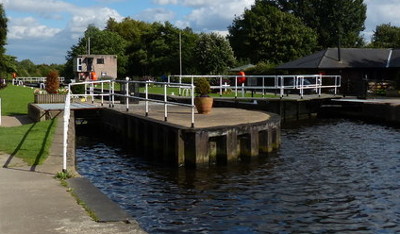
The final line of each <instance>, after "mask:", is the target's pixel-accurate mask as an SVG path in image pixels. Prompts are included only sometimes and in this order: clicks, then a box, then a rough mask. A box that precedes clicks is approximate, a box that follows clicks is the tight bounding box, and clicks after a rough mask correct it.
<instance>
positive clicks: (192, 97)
mask: <svg viewBox="0 0 400 234" xmlns="http://www.w3.org/2000/svg"><path fill="white" fill-rule="evenodd" d="M190 90H191V94H192V95H191V99H192V100H191V101H192V125H191V127H192V128H194V85H193V84H191V86H190Z"/></svg>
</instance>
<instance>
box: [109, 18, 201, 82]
mask: <svg viewBox="0 0 400 234" xmlns="http://www.w3.org/2000/svg"><path fill="white" fill-rule="evenodd" d="M106 30H109V31H112V32H117V33H118V34H119V35H121V36H122V37H123V38H124V39H125V40H126V41H127V42H128V46H127V50H126V56H127V57H128V62H127V63H128V64H129V66H127V67H128V71H127V73H129V74H130V75H135V76H160V75H164V74H179V72H180V70H179V68H180V65H179V34H181V39H182V65H183V66H182V67H183V73H184V74H189V73H191V72H192V70H191V68H192V67H193V66H192V64H193V63H192V60H193V59H192V58H193V48H194V46H195V41H196V39H197V38H198V36H197V34H195V33H193V32H192V30H191V29H190V28H185V29H183V30H181V29H178V28H177V27H174V26H173V25H172V24H171V23H169V22H165V23H152V24H149V23H145V22H142V21H137V20H133V19H131V18H125V19H124V20H122V22H120V23H118V22H116V21H115V20H113V19H110V20H109V21H108V23H107V27H106Z"/></svg>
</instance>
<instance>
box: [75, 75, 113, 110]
mask: <svg viewBox="0 0 400 234" xmlns="http://www.w3.org/2000/svg"><path fill="white" fill-rule="evenodd" d="M105 84H108V87H105V86H104V85H105ZM78 85H83V86H84V89H83V91H84V92H83V93H72V91H71V90H72V86H78ZM98 86H100V88H98ZM95 89H100V90H99V91H98V92H96V91H95ZM68 91H69V92H71V97H70V98H81V97H83V98H84V99H85V100H88V98H91V101H92V103H94V98H95V97H100V101H101V102H100V103H101V105H102V106H103V105H104V97H106V96H108V97H110V99H113V94H114V81H112V80H99V81H85V82H79V83H70V84H68ZM111 103H112V104H114V103H113V102H110V101H109V106H110V107H111Z"/></svg>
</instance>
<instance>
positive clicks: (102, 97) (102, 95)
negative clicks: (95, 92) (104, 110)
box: [101, 82, 104, 106]
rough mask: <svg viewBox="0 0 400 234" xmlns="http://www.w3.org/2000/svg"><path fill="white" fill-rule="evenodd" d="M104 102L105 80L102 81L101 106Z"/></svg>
mask: <svg viewBox="0 0 400 234" xmlns="http://www.w3.org/2000/svg"><path fill="white" fill-rule="evenodd" d="M103 104H104V82H101V106H103Z"/></svg>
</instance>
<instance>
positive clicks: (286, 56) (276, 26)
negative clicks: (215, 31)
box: [228, 1, 317, 64]
mask: <svg viewBox="0 0 400 234" xmlns="http://www.w3.org/2000/svg"><path fill="white" fill-rule="evenodd" d="M228 29H229V35H228V39H229V41H230V44H231V46H232V48H233V50H234V51H235V55H236V57H237V58H238V59H247V58H248V59H250V61H251V62H252V63H258V62H260V61H264V62H267V63H276V64H279V63H282V62H287V61H290V60H293V59H296V58H299V57H301V56H305V55H307V54H310V53H312V52H314V50H315V48H316V45H317V42H316V39H317V35H316V33H315V32H314V31H313V30H312V29H311V28H309V27H307V26H306V25H305V24H304V23H303V22H302V21H301V20H300V19H299V18H298V17H296V16H294V15H293V14H290V13H286V12H282V11H281V10H279V9H278V8H277V7H275V6H272V5H271V4H270V3H268V2H265V1H256V3H255V5H253V6H251V8H250V9H246V10H245V11H244V13H243V15H242V16H239V17H236V18H235V19H234V21H233V23H232V25H231V26H230V27H229V28H228Z"/></svg>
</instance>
